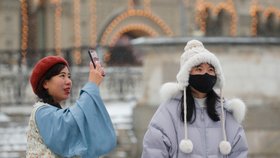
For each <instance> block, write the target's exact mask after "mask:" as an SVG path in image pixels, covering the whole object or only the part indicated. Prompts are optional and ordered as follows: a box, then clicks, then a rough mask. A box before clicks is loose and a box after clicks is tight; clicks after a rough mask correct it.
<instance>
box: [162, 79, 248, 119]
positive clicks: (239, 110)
mask: <svg viewBox="0 0 280 158" xmlns="http://www.w3.org/2000/svg"><path fill="white" fill-rule="evenodd" d="M180 93H182V91H181V90H180V88H179V85H178V83H175V82H167V83H165V84H163V85H162V86H161V89H160V99H161V102H165V101H167V100H169V99H171V98H173V97H176V96H177V95H179V94H180ZM224 108H225V109H226V110H227V111H229V112H231V113H232V114H233V116H234V118H235V120H236V121H237V122H238V123H241V122H242V121H243V120H244V118H245V115H246V111H247V108H246V105H245V103H244V102H243V101H242V100H241V99H238V98H234V99H229V100H227V101H226V104H225V105H224Z"/></svg>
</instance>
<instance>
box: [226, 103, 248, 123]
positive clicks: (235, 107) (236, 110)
mask: <svg viewBox="0 0 280 158" xmlns="http://www.w3.org/2000/svg"><path fill="white" fill-rule="evenodd" d="M225 108H226V109H227V110H228V111H230V112H232V113H233V116H234V118H235V119H236V121H237V122H239V123H241V122H242V121H243V120H244V118H245V115H246V111H247V109H246V105H245V103H244V102H243V101H242V100H240V99H237V98H235V99H231V100H228V102H227V104H226V105H225Z"/></svg>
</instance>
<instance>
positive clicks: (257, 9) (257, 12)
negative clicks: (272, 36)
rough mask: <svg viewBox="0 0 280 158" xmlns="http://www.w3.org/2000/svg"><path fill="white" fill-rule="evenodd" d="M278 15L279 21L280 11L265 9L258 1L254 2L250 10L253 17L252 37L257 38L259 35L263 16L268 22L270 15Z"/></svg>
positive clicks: (273, 8)
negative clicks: (259, 26) (259, 25)
mask: <svg viewBox="0 0 280 158" xmlns="http://www.w3.org/2000/svg"><path fill="white" fill-rule="evenodd" d="M272 14H274V15H276V17H278V19H280V10H279V9H277V8H275V7H273V6H269V7H267V8H264V7H262V6H260V5H259V3H258V1H257V0H254V1H252V5H251V8H250V15H251V17H252V20H251V35H252V36H257V34H258V24H259V23H260V22H261V21H260V20H261V19H259V18H261V15H263V19H264V21H267V20H268V18H269V16H270V15H272Z"/></svg>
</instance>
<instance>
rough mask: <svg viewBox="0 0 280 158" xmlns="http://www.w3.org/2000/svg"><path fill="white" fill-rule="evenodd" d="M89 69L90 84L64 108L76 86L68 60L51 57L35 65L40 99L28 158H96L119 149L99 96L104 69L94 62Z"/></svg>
mask: <svg viewBox="0 0 280 158" xmlns="http://www.w3.org/2000/svg"><path fill="white" fill-rule="evenodd" d="M89 69H90V71H89V78H88V82H87V83H86V84H85V85H84V87H83V88H82V90H81V92H80V97H79V98H78V99H77V101H76V103H75V104H74V105H72V106H69V107H68V108H62V107H61V102H62V101H64V100H66V99H67V98H69V95H70V91H71V87H72V81H71V74H70V72H69V65H68V63H67V61H66V60H65V59H64V58H62V57H58V56H48V57H45V58H43V59H41V60H39V61H38V63H37V64H36V65H35V66H34V69H33V71H32V74H31V77H30V83H31V86H32V89H33V91H34V93H35V94H36V95H37V96H38V98H39V100H38V102H36V103H35V104H34V106H33V107H34V108H33V110H32V112H31V116H30V120H29V127H28V131H27V150H26V157H27V158H30V157H48V158H52V157H84V158H88V157H89V158H96V157H99V156H101V155H104V154H106V153H108V152H109V151H111V150H112V149H113V148H114V147H115V146H116V135H115V131H114V128H113V125H112V122H111V119H110V117H109V115H108V112H107V110H106V108H105V106H104V103H103V101H102V99H101V97H100V94H99V85H100V84H101V82H102V81H103V76H102V71H103V70H102V67H101V66H100V64H99V63H96V68H94V67H93V65H92V63H90V66H89Z"/></svg>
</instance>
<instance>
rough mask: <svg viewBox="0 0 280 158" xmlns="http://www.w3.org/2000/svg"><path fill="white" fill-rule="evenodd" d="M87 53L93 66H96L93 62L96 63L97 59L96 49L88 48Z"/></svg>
mask: <svg viewBox="0 0 280 158" xmlns="http://www.w3.org/2000/svg"><path fill="white" fill-rule="evenodd" d="M88 54H89V57H90V60H91V62H92V64H93V67H94V68H96V65H95V63H96V61H99V58H98V56H97V53H96V51H95V50H92V49H90V50H88Z"/></svg>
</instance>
